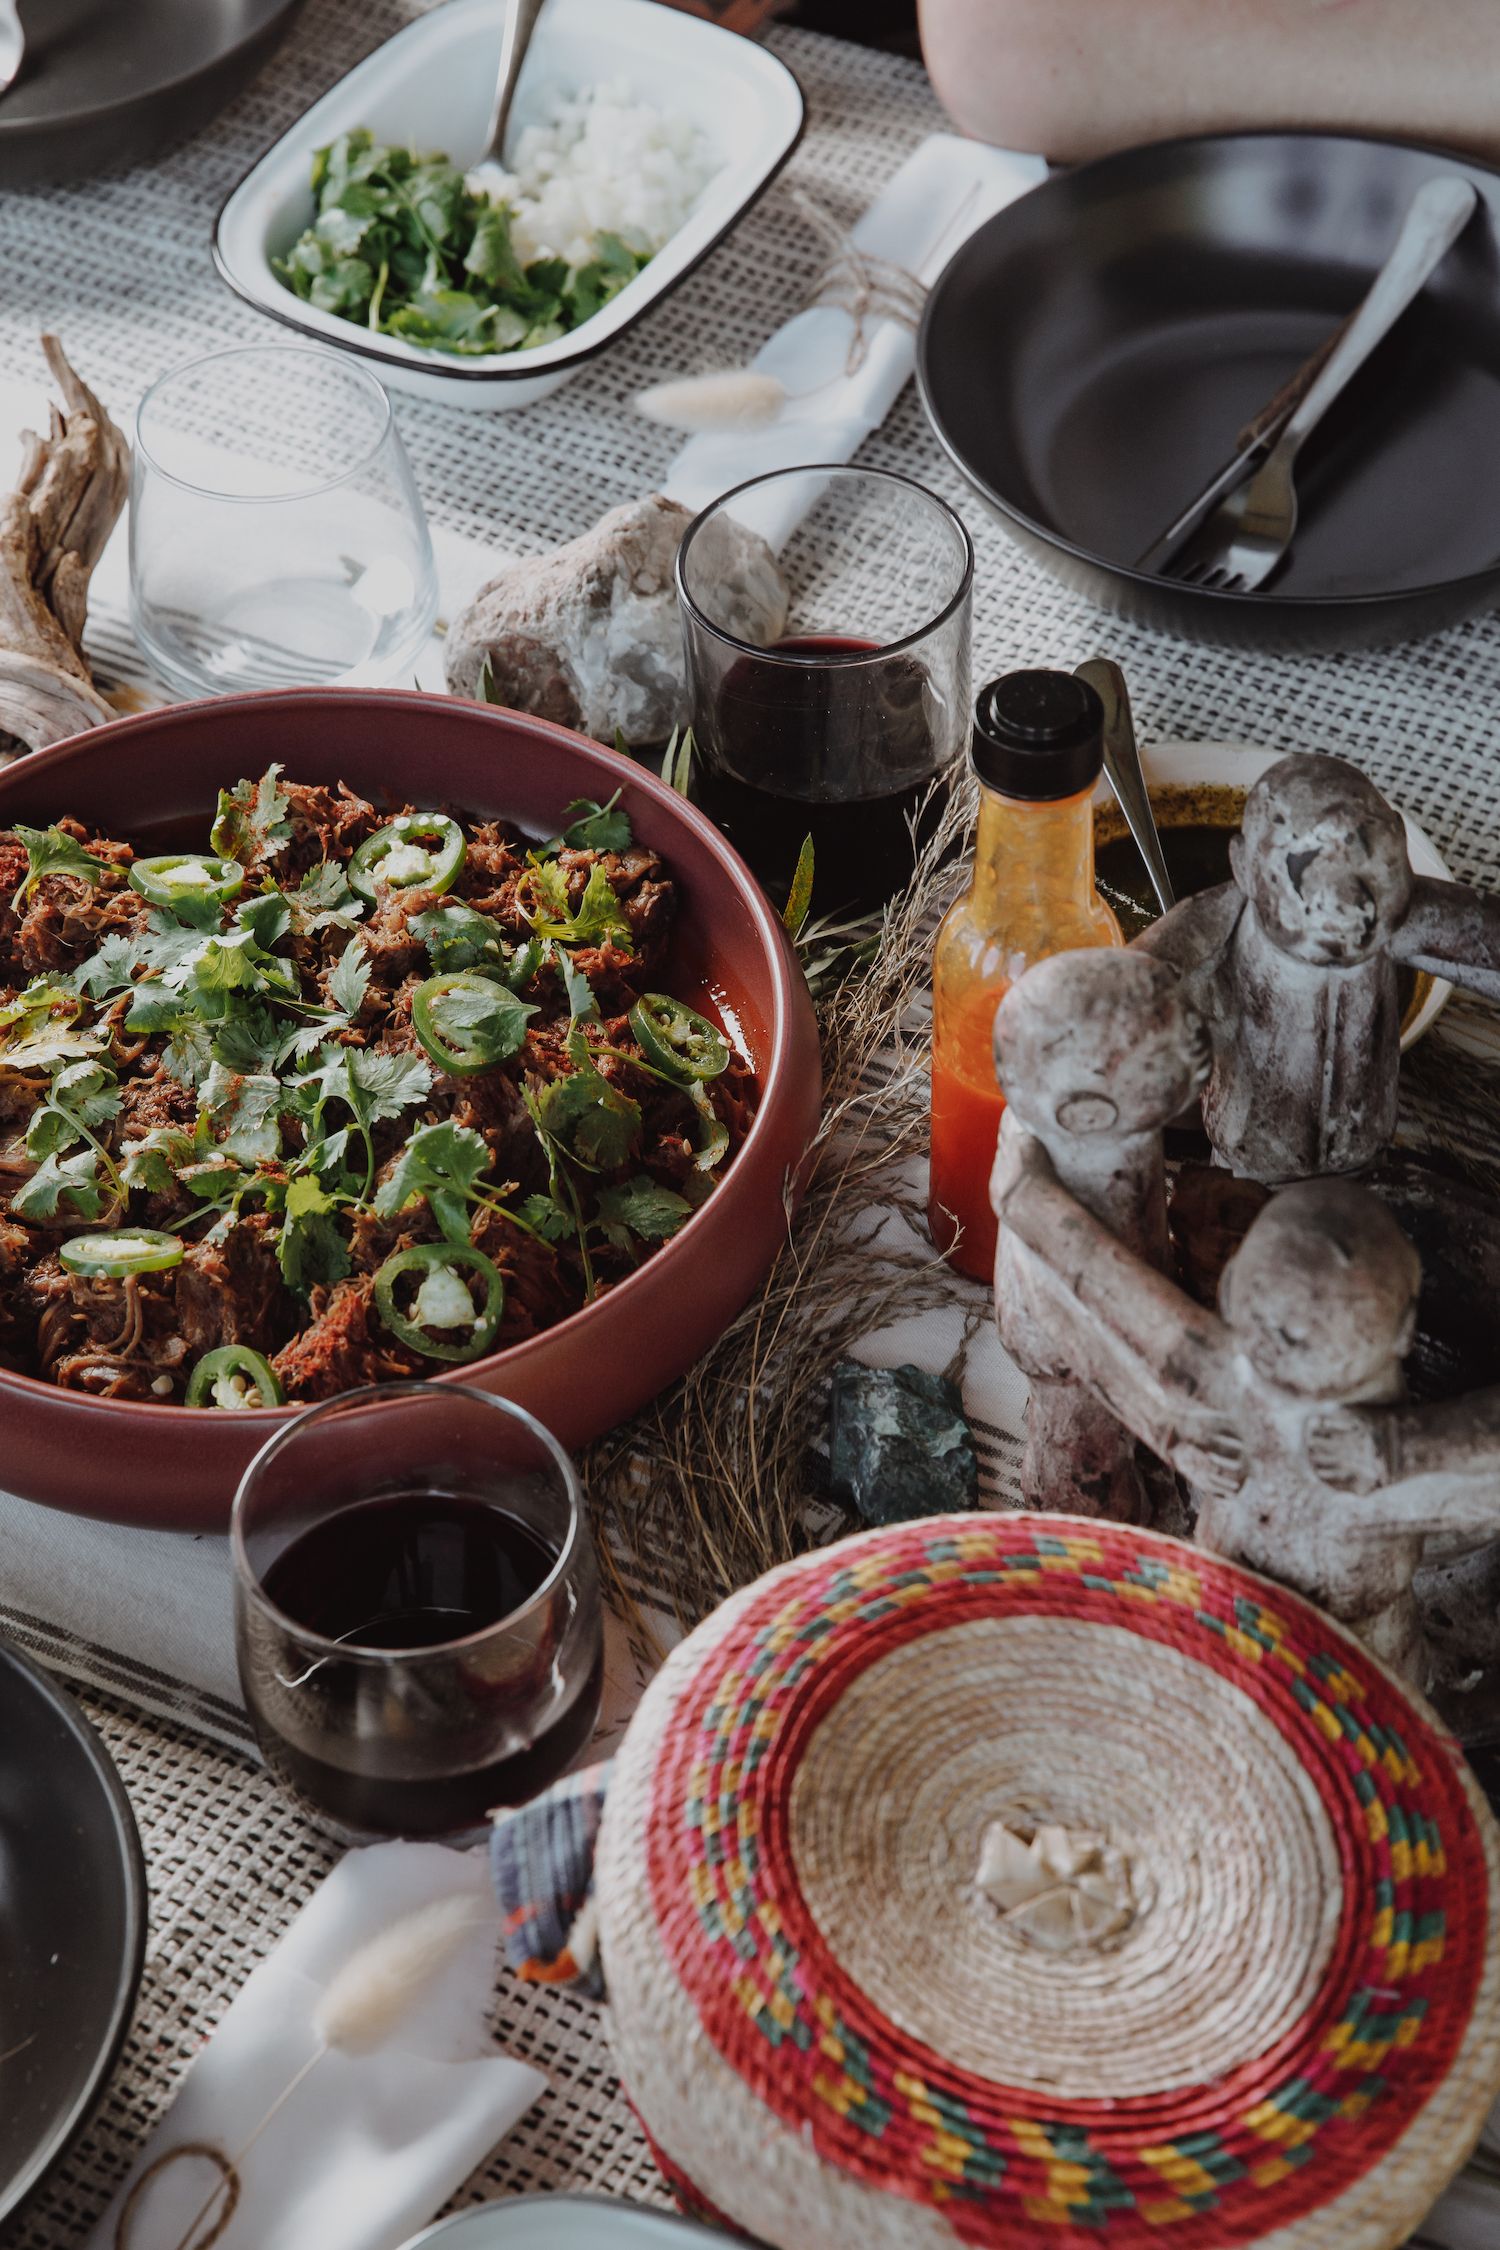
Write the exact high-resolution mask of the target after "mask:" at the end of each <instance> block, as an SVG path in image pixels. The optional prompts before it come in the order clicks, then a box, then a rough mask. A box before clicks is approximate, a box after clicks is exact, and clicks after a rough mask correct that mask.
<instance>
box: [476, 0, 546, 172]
mask: <svg viewBox="0 0 1500 2250" xmlns="http://www.w3.org/2000/svg"><path fill="white" fill-rule="evenodd" d="M544 4H545V0H506V7H505V24H504V27H503V29H502V31H501V34H500V72H499V76H498V78H497V79H496V81H495V106H494V108H493V109H492V110H491V111H490V129H489V132H488V134H487V136H486V138H485V144H484V155H483V156H482V157H481V158H480V162H481V163H487V162H489V161H490V160H491V159H493V161H494V162H495V163H496V164H503V163H504V161H505V128H506V126H507V125H508V124H509V123H510V106H511V103H512V102H513V101H514V100H515V98H516V86H517V83H518V81H519V79H520V76H521V65H522V64H523V63H524V62H525V60H526V50H527V48H528V47H529V46H530V45H531V35H532V33H533V32H534V31H535V29H536V19H537V17H538V16H539V15H540V14H541V12H542V8H543V6H544Z"/></svg>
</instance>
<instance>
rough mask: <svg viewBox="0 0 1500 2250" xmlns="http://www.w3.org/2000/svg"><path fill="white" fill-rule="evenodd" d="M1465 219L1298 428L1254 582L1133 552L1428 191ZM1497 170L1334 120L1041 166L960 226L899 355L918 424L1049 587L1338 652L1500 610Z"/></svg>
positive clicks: (1270, 392)
mask: <svg viewBox="0 0 1500 2250" xmlns="http://www.w3.org/2000/svg"><path fill="white" fill-rule="evenodd" d="M1442 173H1457V174H1459V175H1461V176H1463V177H1465V178H1467V179H1470V180H1472V181H1473V182H1474V185H1475V186H1476V188H1478V190H1479V193H1480V196H1481V199H1482V200H1481V204H1480V208H1479V210H1478V211H1477V212H1476V213H1475V216H1474V219H1473V220H1472V221H1471V222H1470V225H1469V226H1468V228H1467V229H1466V230H1465V232H1464V234H1463V235H1462V237H1461V238H1460V240H1459V242H1458V244H1457V245H1456V246H1455V248H1454V249H1453V250H1451V251H1450V252H1449V254H1448V256H1447V258H1446V259H1445V260H1444V262H1443V264H1442V266H1441V267H1440V268H1439V269H1438V271H1437V273H1436V274H1435V275H1434V277H1433V279H1432V280H1431V281H1430V282H1429V283H1428V285H1427V287H1426V289H1425V290H1424V291H1423V292H1422V295H1421V297H1420V298H1419V299H1418V300H1417V302H1416V303H1415V304H1414V305H1413V306H1412V307H1411V309H1410V310H1409V311H1408V313H1407V314H1406V315H1405V317H1404V319H1403V320H1402V321H1401V322H1400V324H1399V325H1398V327H1397V328H1396V329H1395V331H1394V332H1393V333H1392V335H1391V336H1390V337H1389V338H1388V339H1387V341H1386V343H1385V344H1384V345H1382V346H1381V347H1380V349H1379V350H1378V351H1377V352H1376V353H1375V355H1374V356H1373V358H1372V359H1371V360H1370V362H1369V363H1368V365H1367V366H1366V367H1365V369H1364V370H1363V371H1362V373H1361V374H1360V375H1359V376H1358V377H1357V378H1356V380H1355V382H1354V383H1353V385H1352V386H1351V387H1350V389H1349V390H1348V391H1347V392H1346V393H1345V394H1344V397H1343V398H1342V399H1341V400H1340V401H1339V403H1338V404H1337V405H1336V406H1335V407H1334V408H1333V409H1332V410H1331V412H1330V413H1329V415H1328V418H1327V420H1326V421H1325V423H1324V424H1323V426H1322V428H1321V430H1320V431H1319V432H1318V433H1317V435H1316V436H1315V437H1314V438H1313V439H1311V440H1310V441H1309V444H1308V447H1307V450H1306V451H1305V452H1304V454H1303V456H1302V462H1301V466H1300V469H1299V475H1298V492H1299V498H1300V502H1301V522H1300V526H1299V530H1298V535H1297V539H1296V543H1295V547H1294V549H1293V552H1292V554H1291V557H1290V559H1289V561H1288V562H1287V563H1286V564H1285V565H1284V566H1283V568H1282V570H1281V572H1280V574H1279V575H1278V577H1277V578H1276V579H1275V580H1273V581H1272V583H1271V584H1270V585H1269V586H1268V587H1267V588H1266V589H1265V590H1264V592H1262V593H1258V594H1231V593H1223V592H1210V591H1209V590H1207V589H1203V588H1193V587H1187V586H1182V585H1178V584H1174V583H1172V582H1171V581H1170V580H1167V579H1162V578H1149V577H1146V576H1145V575H1144V574H1143V573H1141V572H1140V571H1138V570H1136V569H1135V567H1134V563H1135V558H1136V557H1137V556H1138V555H1140V554H1141V553H1142V552H1143V551H1144V549H1145V548H1146V547H1147V546H1149V544H1150V543H1151V541H1152V540H1153V539H1154V538H1155V537H1156V535H1157V534H1158V533H1159V532H1160V531H1162V530H1163V529H1164V528H1165V526H1166V524H1167V523H1168V522H1169V521H1170V520H1171V519H1172V517H1173V516H1174V515H1175V514H1176V513H1177V511H1178V510H1179V508H1181V507H1182V506H1184V505H1185V504H1186V502H1187V501H1188V500H1190V499H1191V498H1192V497H1193V495H1194V493H1195V492H1196V491H1197V490H1198V489H1199V488H1200V487H1201V486H1202V485H1203V484H1204V483H1205V482H1206V480H1207V479H1208V477H1209V476H1210V475H1211V474H1212V472H1213V471H1214V470H1215V469H1217V468H1218V467H1219V466H1220V465H1221V464H1222V463H1223V462H1224V461H1225V460H1226V459H1227V458H1228V457H1229V455H1230V454H1231V453H1232V451H1233V449H1234V441H1235V437H1236V433H1237V432H1238V431H1239V429H1240V428H1241V426H1242V425H1243V424H1244V423H1246V422H1247V421H1249V420H1250V418H1251V417H1252V416H1253V415H1254V414H1255V412H1256V411H1257V410H1258V409H1259V408H1260V407H1261V406H1263V405H1265V403H1266V402H1267V400H1268V399H1270V398H1271V397H1272V396H1274V394H1275V393H1276V391H1277V390H1278V389H1279V388H1280V386H1281V385H1282V384H1283V383H1284V382H1285V381H1286V380H1287V378H1288V377H1289V376H1290V375H1292V374H1293V373H1294V372H1295V371H1296V369H1297V368H1298V367H1299V366H1300V365H1301V363H1302V362H1303V360H1304V359H1306V357H1307V356H1308V354H1309V353H1310V352H1311V351H1312V350H1313V349H1314V348H1315V347H1316V345H1317V344H1319V343H1320V342H1321V341H1322V339H1323V338H1324V337H1325V336H1326V335H1327V334H1328V333H1329V331H1330V330H1331V329H1332V328H1334V327H1335V326H1336V325H1337V324H1338V322H1339V321H1340V320H1342V319H1343V317H1344V316H1345V314H1346V313H1348V312H1349V311H1350V310H1351V309H1352V308H1353V306H1354V305H1355V304H1356V303H1357V302H1358V301H1359V299H1360V298H1361V297H1362V296H1363V294H1364V292H1365V291H1366V289H1367V288H1368V287H1369V285H1370V282H1371V281H1372V280H1373V278H1374V275H1375V273H1376V271H1377V270H1378V268H1379V267H1380V266H1381V265H1382V264H1383V262H1384V260H1385V258H1386V256H1387V254H1388V252H1389V250H1390V248H1391V245H1392V243H1393V242H1394V240H1395V237H1396V234H1397V231H1398V229H1399V227H1400V224H1401V221H1402V218H1403V217H1404V215H1405V211H1406V208H1407V205H1408V204H1409V202H1410V200H1411V198H1412V196H1413V195H1414V194H1415V192H1416V190H1417V188H1418V187H1420V185H1421V184H1422V182H1423V181H1424V180H1425V179H1429V178H1431V177H1432V176H1433V175H1434V174H1442ZM1497 219H1500V173H1497V172H1495V171H1493V170H1491V169H1490V168H1489V167H1488V166H1486V165H1482V164H1475V163H1470V162H1468V161H1467V160H1465V159H1462V158H1459V157H1455V156H1452V155H1448V154H1444V153H1442V152H1440V151H1437V150H1432V149H1423V148H1416V147H1411V146H1407V145H1404V144H1399V143H1395V142H1390V141H1378V140H1368V139H1363V138H1359V137H1357V136H1354V135H1343V134H1324V133H1242V134H1233V135H1215V136H1210V137H1205V138H1203V139H1197V140H1183V141H1167V142H1160V143H1157V144H1155V145H1153V146H1151V147H1149V148H1142V149H1132V150H1129V151H1127V152H1126V153H1124V154H1122V155H1118V156H1109V157H1104V158H1101V159H1100V160H1099V161H1098V162H1097V163H1093V164H1086V165H1081V166H1080V167H1079V168H1078V169H1077V170H1076V171H1071V172H1061V173H1057V174H1054V175H1053V177H1052V178H1050V179H1048V180H1046V181H1044V182H1043V183H1042V184H1041V186H1039V187H1037V188H1034V189H1033V190H1032V191H1031V193H1030V194H1029V195H1025V196H1022V197H1021V198H1020V199H1019V200H1018V201H1017V202H1015V203H1012V204H1011V205H1009V206H1008V207H1007V209H1005V210H1004V211H1002V212H1000V213H999V214H998V215H997V216H996V217H995V218H993V219H991V220H990V221H988V223H987V224H986V225H984V226H982V227H980V228H979V229H978V230H977V231H976V232H975V233H974V234H973V235H971V236H970V238H969V239H968V241H967V242H965V243H964V244H963V246H962V247H961V248H960V249H959V251H958V252H957V253H956V255H955V256H954V258H953V259H952V261H951V262H950V264H949V265H948V267H947V268H946V270H945V271H944V272H943V274H942V275H941V276H940V278H939V279H938V281H937V283H936V285H935V286H934V288H933V290H932V293H931V296H930V298H929V300H928V305H927V310H926V315H925V318H924V320H923V324H922V332H921V337H920V341H919V348H918V370H919V378H920V382H921V387H922V395H923V399H924V401H925V404H926V406H927V411H928V413H929V415H930V416H931V418H932V422H933V424H934V427H935V428H936V430H937V433H938V436H939V437H940V438H941V439H942V441H943V443H944V445H945V446H946V447H947V449H948V451H949V452H950V453H951V454H952V456H953V458H954V460H955V461H956V462H957V463H958V465H959V467H960V468H961V469H962V470H963V471H964V473H965V475H966V476H967V477H968V478H969V479H970V481H971V482H972V483H973V484H974V485H975V486H976V487H977V488H978V490H979V491H980V493H981V494H983V496H984V497H985V498H986V499H987V500H988V501H989V503H990V504H991V506H992V507H993V508H994V509H995V511H996V512H997V514H998V515H999V516H1000V517H1001V518H1002V520H1003V521H1004V522H1005V523H1006V525H1007V526H1008V527H1009V528H1010V530H1011V531H1012V532H1013V533H1014V535H1015V536H1016V537H1017V538H1018V539H1019V540H1020V541H1021V542H1022V543H1023V545H1025V546H1027V547H1028V548H1030V549H1031V550H1032V552H1033V553H1034V554H1035V555H1036V556H1037V557H1038V559H1039V560H1040V561H1041V562H1043V563H1044V564H1045V565H1046V566H1047V567H1048V568H1049V569H1050V570H1052V571H1053V572H1054V573H1055V574H1056V575H1057V576H1058V577H1060V578H1062V579H1064V580H1065V581H1067V582H1068V583H1070V584H1072V585H1075V586H1077V587H1079V588H1081V589H1082V590H1083V591H1084V592H1086V593H1087V594H1089V595H1090V596H1091V597H1092V598H1093V599H1094V600H1096V601H1098V602H1100V603H1102V604H1103V605H1105V606H1106V607H1108V608H1112V609H1115V610H1118V611H1122V612H1123V613H1124V614H1126V615H1127V616H1131V617H1135V618H1139V619H1141V620H1143V621H1145V622H1148V623H1151V624H1155V625H1160V626H1165V627H1167V628H1168V629H1169V630H1172V631H1176V632H1180V633H1183V634H1187V635H1190V636H1191V637H1193V638H1196V639H1206V640H1217V641H1225V642H1230V643H1237V644H1240V645H1252V646H1256V647H1286V648H1298V649H1316V648H1350V647H1362V646H1369V645H1373V644H1377V643H1381V642H1386V641H1392V640H1399V639H1404V638H1406V637H1407V636H1408V635H1411V634H1414V633H1419V632H1426V631H1430V630H1432V629H1434V628H1436V627H1440V626H1444V625H1449V624H1454V623H1456V622H1458V621H1459V620H1460V619H1462V618H1464V617H1469V616H1472V615H1474V614H1475V613H1477V612H1478V611H1481V610H1485V609H1489V608H1491V607H1492V606H1493V605H1494V604H1495V602H1496V601H1497V600H1500V251H1497V238H1496V221H1497Z"/></svg>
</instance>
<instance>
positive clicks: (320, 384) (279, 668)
mask: <svg viewBox="0 0 1500 2250" xmlns="http://www.w3.org/2000/svg"><path fill="white" fill-rule="evenodd" d="M130 609H131V619H132V622H133V624H134V626H135V631H136V635H137V638H138V639H139V641H140V643H141V646H142V648H143V649H144V650H145V652H146V655H147V657H148V658H149V660H150V662H151V664H152V666H153V668H154V669H155V670H156V671H157V672H158V673H160V675H161V677H162V679H163V680H164V681H165V683H166V684H167V686H168V687H169V688H171V689H173V690H175V691H176V692H177V693H178V694H181V695H204V694H209V695H222V694H227V693H228V692H230V691H231V690H233V689H240V688H265V687H306V686H332V685H338V686H342V687H353V686H371V685H375V684H378V683H379V682H380V681H382V680H388V679H391V678H393V677H395V676H396V675H397V674H399V673H400V672H402V671H403V670H404V669H405V668H406V667H408V666H409V665H410V664H411V663H412V661H413V659H414V658H415V657H416V655H417V654H418V652H419V651H420V650H421V649H422V648H423V647H424V645H425V643H426V641H427V637H428V635H429V634H430V632H431V630H432V623H433V619H434V617H435V616H436V614H437V572H436V569H435V567H434V564H433V559H432V542H431V540H430V539H429V537H428V534H427V519H426V516H425V515H424V513H423V510H422V503H421V500H420V499H419V497H418V495H417V488H416V485H415V484H414V482H413V481H412V473H411V466H410V464H409V462H408V461H407V458H406V453H405V450H404V448H403V446H402V443H401V439H400V436H399V434H398V433H397V430H396V425H395V421H394V419H393V417H392V414H391V403H390V400H389V399H388V398H387V397H386V395H385V392H384V391H383V390H382V389H381V387H380V385H379V383H378V382H377V381H376V380H375V378H374V376H373V375H371V374H369V373H368V372H367V371H366V370H365V369H364V368H362V367H359V366H356V365H355V364H354V363H353V362H352V361H350V360H348V359H346V358H344V357H342V356H341V355H340V354H339V353H337V352H331V351H321V350H318V349H317V348H316V347H312V346H308V345H302V344H251V345H244V346H238V347H235V348H233V349H231V350H228V351H219V352H210V353H208V354H206V355H205V356H204V357H203V358H201V359H193V360H189V361H188V362H187V363H186V364H185V365H184V366H181V367H175V368H173V369H172V370H171V371H170V372H169V373H168V374H165V375H162V376H160V377H159V378H158V380H157V381H156V382H155V383H153V384H152V386H151V388H150V390H149V391H147V393H146V395H145V397H144V398H143V399H142V400H141V403H140V406H139V408H138V409H137V412H136V422H135V455H134V460H133V464H132V470H131V485H130Z"/></svg>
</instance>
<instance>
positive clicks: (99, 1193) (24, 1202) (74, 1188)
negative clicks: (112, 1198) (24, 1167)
mask: <svg viewBox="0 0 1500 2250" xmlns="http://www.w3.org/2000/svg"><path fill="white" fill-rule="evenodd" d="M64 1196H66V1198H67V1200H68V1201H69V1202H70V1203H71V1204H72V1206H73V1208H74V1210H75V1211H76V1212H77V1213H78V1215H79V1217H80V1218H81V1219H88V1220H94V1219H97V1218H98V1216H99V1214H100V1212H101V1211H102V1210H103V1208H104V1190H103V1188H102V1187H101V1186H100V1184H99V1156H98V1152H97V1150H95V1149H94V1148H92V1147H90V1148H81V1149H79V1150H77V1152H76V1153H75V1154H74V1155H72V1156H56V1155H53V1156H49V1157H48V1158H47V1160H46V1162H45V1163H44V1164H41V1165H39V1166H38V1167H37V1169H36V1171H35V1172H33V1174H32V1176H31V1178H30V1179H29V1180H28V1181H27V1182H26V1185H25V1186H24V1187H23V1188H21V1189H19V1190H18V1191H17V1193H16V1194H15V1195H14V1196H13V1197H12V1198H11V1206H10V1207H11V1209H12V1211H14V1213H15V1214H16V1217H17V1218H18V1219H52V1218H56V1216H57V1212H58V1206H59V1204H60V1203H61V1202H62V1200H63V1198H64Z"/></svg>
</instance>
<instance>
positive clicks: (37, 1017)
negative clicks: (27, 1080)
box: [0, 977, 104, 1073]
mask: <svg viewBox="0 0 1500 2250" xmlns="http://www.w3.org/2000/svg"><path fill="white" fill-rule="evenodd" d="M79 1012H80V1011H79V1005H78V1002H77V1000H76V999H75V998H74V996H73V994H72V993H71V992H67V991H65V990H64V989H63V988H62V987H61V986H60V985H56V984H54V983H52V981H51V979H50V978H47V977H33V979H32V981H31V982H30V984H28V985H27V986H26V988H25V990H24V991H22V992H20V993H18V994H17V995H16V997H15V999H14V1000H12V1001H10V1002H9V1003H8V1004H7V1005H6V1006H5V1007H4V1008H3V1009H0V1071H10V1070H16V1071H25V1072H28V1073H29V1072H32V1071H37V1070H50V1069H52V1067H53V1065H54V1064H56V1063H59V1062H64V1061H67V1060H69V1059H70V1058H72V1057H76V1056H80V1055H92V1054H97V1052H98V1050H99V1049H100V1048H101V1047H102V1046H103V1045H104V1036H103V1034H102V1033H101V1032H97V1031H92V1030H90V1029H89V1028H88V1027H87V1025H84V1024H80V1023H79V1021H78V1016H79Z"/></svg>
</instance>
